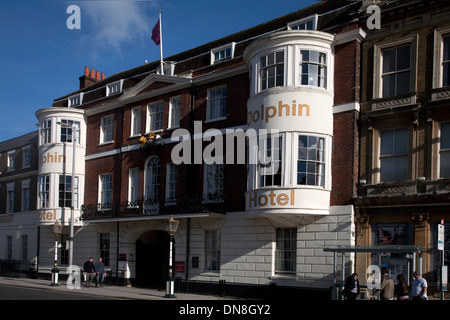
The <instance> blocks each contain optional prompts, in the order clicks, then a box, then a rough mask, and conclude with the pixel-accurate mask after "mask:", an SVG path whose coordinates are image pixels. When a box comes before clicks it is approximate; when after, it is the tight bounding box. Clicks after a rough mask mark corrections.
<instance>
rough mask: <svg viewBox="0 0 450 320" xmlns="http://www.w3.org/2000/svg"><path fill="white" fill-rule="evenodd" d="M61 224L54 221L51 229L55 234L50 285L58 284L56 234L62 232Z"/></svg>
mask: <svg viewBox="0 0 450 320" xmlns="http://www.w3.org/2000/svg"><path fill="white" fill-rule="evenodd" d="M62 228H63V226H62V225H61V224H60V223H59V222H58V221H56V222H55V224H54V225H53V226H52V231H53V233H54V234H55V261H54V264H53V269H52V286H59V281H58V276H59V270H58V236H59V235H60V234H61V232H62Z"/></svg>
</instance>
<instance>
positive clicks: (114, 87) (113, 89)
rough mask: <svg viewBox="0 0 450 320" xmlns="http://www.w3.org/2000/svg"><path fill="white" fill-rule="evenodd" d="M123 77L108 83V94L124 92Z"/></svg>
mask: <svg viewBox="0 0 450 320" xmlns="http://www.w3.org/2000/svg"><path fill="white" fill-rule="evenodd" d="M122 86H123V79H122V80H119V81H116V82H112V83H110V84H107V85H106V96H107V97H108V96H110V95H112V94H114V93H118V92H122Z"/></svg>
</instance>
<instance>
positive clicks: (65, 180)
mask: <svg viewBox="0 0 450 320" xmlns="http://www.w3.org/2000/svg"><path fill="white" fill-rule="evenodd" d="M68 178H70V188H69V190H67V184H68V183H67V179H68ZM74 178H75V179H73V180H74V181H75V184H74V185H73V187H74V192H73V195H74V199H73V202H72V199H70V203H69V205H68V206H66V202H67V199H66V196H69V195H70V197H72V183H73V182H72V176H71V175H59V176H58V207H60V208H70V207H72V203H73V206H74V209H78V190H79V183H80V179H79V178H78V177H77V176H75V177H74ZM61 179H62V180H61ZM61 182H63V183H61ZM61 185H63V188H64V190H60V187H61ZM61 193H64V199H61V198H60V196H61ZM61 201H63V204H64V206H61Z"/></svg>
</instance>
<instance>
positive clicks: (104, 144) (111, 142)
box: [98, 140, 114, 147]
mask: <svg viewBox="0 0 450 320" xmlns="http://www.w3.org/2000/svg"><path fill="white" fill-rule="evenodd" d="M113 143H114V140H112V141H106V142H101V143H99V144H98V146H99V147H102V146H107V145H109V144H113Z"/></svg>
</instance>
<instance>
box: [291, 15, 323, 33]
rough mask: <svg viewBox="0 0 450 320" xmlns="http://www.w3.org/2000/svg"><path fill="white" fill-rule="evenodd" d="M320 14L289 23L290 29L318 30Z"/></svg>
mask: <svg viewBox="0 0 450 320" xmlns="http://www.w3.org/2000/svg"><path fill="white" fill-rule="evenodd" d="M318 17H319V16H318V15H317V14H315V15H313V16H309V17H306V18H303V19H300V20H297V21H293V22H290V23H288V29H289V30H317V21H318Z"/></svg>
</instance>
